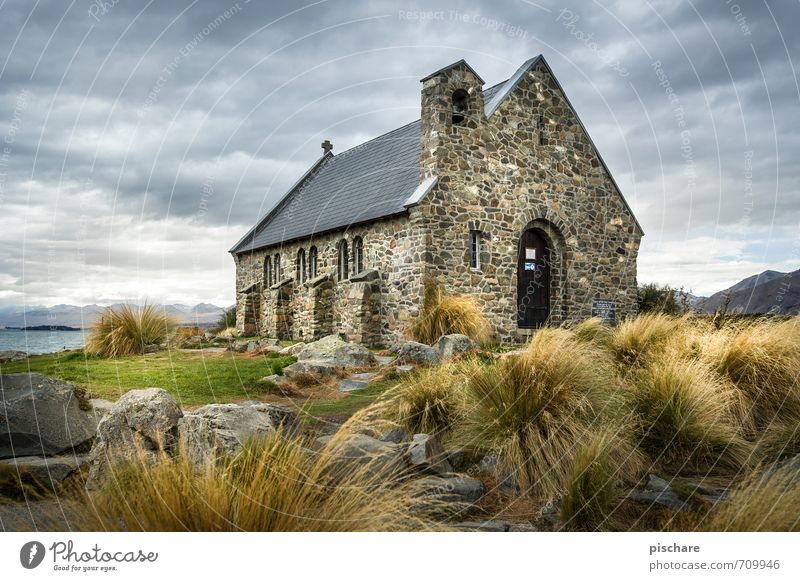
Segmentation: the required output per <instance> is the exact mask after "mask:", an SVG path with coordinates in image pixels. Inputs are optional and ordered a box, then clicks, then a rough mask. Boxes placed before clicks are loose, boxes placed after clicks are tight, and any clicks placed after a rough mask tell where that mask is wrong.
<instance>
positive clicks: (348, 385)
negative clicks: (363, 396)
mask: <svg viewBox="0 0 800 581" xmlns="http://www.w3.org/2000/svg"><path fill="white" fill-rule="evenodd" d="M367 387H369V382H368V381H358V380H356V379H351V378H346V379H340V380H339V391H341V392H344V393H349V392H351V391H358V390H360V389H365V388H367Z"/></svg>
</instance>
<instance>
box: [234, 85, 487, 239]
mask: <svg viewBox="0 0 800 581" xmlns="http://www.w3.org/2000/svg"><path fill="white" fill-rule="evenodd" d="M501 86H502V83H500V84H498V85H495V86H494V87H491V88H489V89H486V90H485V91H484V92H483V94H484V99H490V98H491V97H492V96H493V95H494V93H495V92H496V91H497V90H498V89H499V88H500V87H501ZM421 132H422V122H421V121H420V120H419V119H418V120H417V121H414V122H412V123H409V124H408V125H404V126H403V127H400V128H399V129H395V130H394V131H390V132H389V133H385V134H383V135H380V136H379V137H376V138H375V139H372V140H370V141H367V142H365V143H362V144H361V145H357V146H356V147H353V148H352V149H348V150H347V151H344V152H342V153H340V154H338V155H333V154H330V153H328V154H327V155H324V156H322V157H321V158H320V159H319V160H317V161H316V162H315V163H314V165H313V166H312V167H311V168H310V169H309V170H308V171H307V172H306V173H305V174H304V175H303V177H302V178H300V180H299V181H298V182H297V183H296V184H295V185H294V186H292V188H291V189H290V190H289V191H288V192H287V193H286V195H284V196H283V198H281V200H280V201H279V202H278V203H277V204H275V206H273V208H272V209H271V210H270V211H269V212H268V213H267V214H266V215H265V216H264V217H263V218H262V219H261V220H260V221H259V222H258V224H256V226H254V227H253V228H251V229H250V231H249V232H247V234H245V235H244V236H243V237H242V239H241V240H239V242H237V243H236V244H235V245H234V247H233V248H231V250H230V251H231V252H233V253H239V252H247V251H250V250H255V249H257V248H263V247H265V246H274V245H277V244H282V243H286V242H290V241H292V240H296V239H298V238H306V237H309V236H314V235H319V234H322V233H324V232H329V231H332V230H340V229H343V228H348V227H349V226H353V225H355V224H361V223H364V222H371V221H374V220H378V219H380V218H388V217H390V216H395V215H399V214H405V213H406V212H407V211H408V207H410V206H412V205H414V204H416V203H418V202H419V199H415V197H421V196H422V195H424V194H425V193H427V191H429V190H430V188H431V187H432V186H433V184H428V183H426V184H425V185H426V188H424V189H423V190H422V191H421V192H422V193H420V191H418V187H419V186H420V179H419V149H420V137H421ZM415 193H416V194H417V196H415V195H414V194H415Z"/></svg>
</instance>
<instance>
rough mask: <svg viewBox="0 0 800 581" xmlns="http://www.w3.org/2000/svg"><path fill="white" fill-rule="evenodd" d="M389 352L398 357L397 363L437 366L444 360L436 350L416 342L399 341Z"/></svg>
mask: <svg viewBox="0 0 800 581" xmlns="http://www.w3.org/2000/svg"><path fill="white" fill-rule="evenodd" d="M389 352H390V353H394V354H395V355H397V363H413V364H415V365H436V364H437V363H439V362H440V361H441V360H442V358H441V356H440V355H439V352H438V351H436V349H434V348H433V347H431V346H430V345H425V344H424V343H417V342H416V341H398V342H397V343H395V344H394V345H392V347H391V348H390V349H389Z"/></svg>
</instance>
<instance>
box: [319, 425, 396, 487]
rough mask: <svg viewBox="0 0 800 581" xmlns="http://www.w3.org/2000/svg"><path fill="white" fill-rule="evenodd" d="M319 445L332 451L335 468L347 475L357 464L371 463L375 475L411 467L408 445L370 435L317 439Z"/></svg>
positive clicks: (369, 465)
mask: <svg viewBox="0 0 800 581" xmlns="http://www.w3.org/2000/svg"><path fill="white" fill-rule="evenodd" d="M316 443H317V446H318V447H319V448H322V447H325V446H327V451H328V453H330V454H332V457H333V461H332V462H331V469H332V470H333V471H335V472H339V473H341V474H344V473H345V472H349V471H351V470H353V469H354V468H355V467H356V466H368V467H369V468H368V470H369V471H370V472H371V473H372V474H373V475H376V476H377V475H380V476H385V477H390V475H392V474H395V473H397V472H398V471H403V470H406V469H407V466H408V462H407V459H406V454H405V446H403V445H399V444H393V443H391V442H382V441H381V440H378V439H377V438H373V437H371V436H368V435H366V434H346V435H343V436H335V437H334V436H324V437H322V438H317V440H316Z"/></svg>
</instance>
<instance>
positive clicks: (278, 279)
mask: <svg viewBox="0 0 800 581" xmlns="http://www.w3.org/2000/svg"><path fill="white" fill-rule="evenodd" d="M272 264H273V267H274V268H275V282H274V284H278V283H279V282H281V281H282V280H283V279H282V278H281V276H282V274H281V255H280V254H276V255H275V258H274V259H273V261H272Z"/></svg>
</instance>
